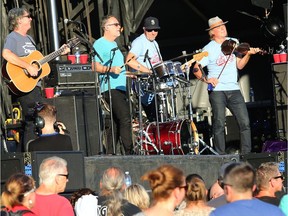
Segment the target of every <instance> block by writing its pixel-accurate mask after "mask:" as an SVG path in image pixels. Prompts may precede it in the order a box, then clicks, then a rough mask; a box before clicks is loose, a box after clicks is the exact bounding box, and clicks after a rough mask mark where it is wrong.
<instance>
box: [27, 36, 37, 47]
mask: <svg viewBox="0 0 288 216" xmlns="http://www.w3.org/2000/svg"><path fill="white" fill-rule="evenodd" d="M27 37H28V38H29V40H30V41H31V43H32V44H33V45H34V47H35V49H36V50H37V45H36V43H35V41H34V40H33V38H32V37H31V36H30V35H27Z"/></svg>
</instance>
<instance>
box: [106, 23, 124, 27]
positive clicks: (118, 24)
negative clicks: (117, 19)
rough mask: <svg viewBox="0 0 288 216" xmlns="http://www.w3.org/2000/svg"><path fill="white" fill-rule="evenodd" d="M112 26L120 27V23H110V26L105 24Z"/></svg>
mask: <svg viewBox="0 0 288 216" xmlns="http://www.w3.org/2000/svg"><path fill="white" fill-rule="evenodd" d="M113 25H114V26H116V27H118V26H121V25H120V23H111V24H107V26H113Z"/></svg>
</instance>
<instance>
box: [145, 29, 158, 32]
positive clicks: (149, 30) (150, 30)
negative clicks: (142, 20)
mask: <svg viewBox="0 0 288 216" xmlns="http://www.w3.org/2000/svg"><path fill="white" fill-rule="evenodd" d="M145 30H146V31H147V32H152V31H154V32H158V31H159V30H158V29H145Z"/></svg>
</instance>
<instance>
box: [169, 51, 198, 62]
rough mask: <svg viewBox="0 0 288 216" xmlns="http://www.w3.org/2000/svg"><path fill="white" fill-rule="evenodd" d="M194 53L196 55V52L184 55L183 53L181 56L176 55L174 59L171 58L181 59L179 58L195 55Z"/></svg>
mask: <svg viewBox="0 0 288 216" xmlns="http://www.w3.org/2000/svg"><path fill="white" fill-rule="evenodd" d="M193 55H195V53H189V54H184V55H181V56H177V57H175V58H173V59H170V61H175V60H179V59H182V58H186V57H189V56H193Z"/></svg>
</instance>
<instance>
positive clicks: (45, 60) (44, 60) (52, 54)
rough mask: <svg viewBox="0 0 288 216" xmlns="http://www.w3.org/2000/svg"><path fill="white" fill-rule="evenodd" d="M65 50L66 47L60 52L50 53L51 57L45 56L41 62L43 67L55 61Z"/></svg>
mask: <svg viewBox="0 0 288 216" xmlns="http://www.w3.org/2000/svg"><path fill="white" fill-rule="evenodd" d="M64 50H65V48H64V47H62V48H60V49H59V50H56V51H54V52H52V53H50V54H49V55H47V56H45V57H44V58H42V59H40V60H39V63H40V64H41V65H43V64H45V63H46V62H49V61H51V60H53V59H54V58H56V57H58V56H59V55H60V54H61V53H62V52H63V51H64Z"/></svg>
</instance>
